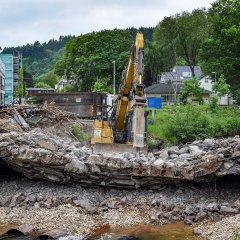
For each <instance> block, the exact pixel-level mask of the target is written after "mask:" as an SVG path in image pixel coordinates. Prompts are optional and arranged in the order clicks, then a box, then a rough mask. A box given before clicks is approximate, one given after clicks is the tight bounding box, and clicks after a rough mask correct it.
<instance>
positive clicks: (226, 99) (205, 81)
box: [199, 75, 233, 105]
mask: <svg viewBox="0 0 240 240" xmlns="http://www.w3.org/2000/svg"><path fill="white" fill-rule="evenodd" d="M199 81H200V86H201V87H202V88H203V89H204V90H207V91H210V92H211V93H212V86H213V83H214V81H213V80H212V79H211V77H210V76H209V75H206V76H203V77H201V78H200V79H199ZM219 104H220V105H229V104H233V97H232V95H231V94H227V95H225V96H222V97H221V98H219Z"/></svg>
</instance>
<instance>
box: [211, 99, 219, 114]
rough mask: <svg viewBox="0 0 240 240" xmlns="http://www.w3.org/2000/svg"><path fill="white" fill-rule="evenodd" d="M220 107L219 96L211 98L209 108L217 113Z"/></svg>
mask: <svg viewBox="0 0 240 240" xmlns="http://www.w3.org/2000/svg"><path fill="white" fill-rule="evenodd" d="M217 107H218V96H217V95H212V96H211V98H210V103H209V108H210V110H211V111H212V112H216V110H217Z"/></svg>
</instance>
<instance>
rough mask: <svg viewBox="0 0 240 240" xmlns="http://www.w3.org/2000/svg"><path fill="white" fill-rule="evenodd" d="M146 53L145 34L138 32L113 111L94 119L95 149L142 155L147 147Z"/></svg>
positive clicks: (93, 138)
mask: <svg viewBox="0 0 240 240" xmlns="http://www.w3.org/2000/svg"><path fill="white" fill-rule="evenodd" d="M143 55H144V39H143V34H142V33H141V32H138V33H137V35H136V41H135V44H134V45H133V46H132V47H131V50H130V58H129V63H128V66H127V68H126V69H125V71H124V72H123V80H122V85H121V87H120V90H119V93H118V96H117V97H116V98H115V100H114V102H113V108H112V112H111V115H110V116H109V117H108V116H106V115H104V114H102V115H101V116H99V118H97V119H96V120H95V121H94V126H93V136H92V138H91V144H92V145H93V148H94V151H95V152H136V153H138V155H139V152H140V151H144V152H145V151H146V147H145V140H146V115H147V114H146V95H145V92H144V85H143Z"/></svg>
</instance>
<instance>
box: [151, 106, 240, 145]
mask: <svg viewBox="0 0 240 240" xmlns="http://www.w3.org/2000/svg"><path fill="white" fill-rule="evenodd" d="M239 132H240V109H239V108H238V107H237V106H219V107H218V108H216V109H215V111H212V110H211V109H210V108H209V106H208V105H191V104H188V105H184V106H172V107H164V108H163V109H162V110H158V111H157V112H156V114H155V118H154V121H153V124H152V125H148V134H149V135H150V136H151V137H157V138H161V139H162V140H164V141H165V142H167V143H170V144H181V143H187V142H192V141H194V140H199V139H204V138H208V137H226V136H232V135H235V134H238V133H239Z"/></svg>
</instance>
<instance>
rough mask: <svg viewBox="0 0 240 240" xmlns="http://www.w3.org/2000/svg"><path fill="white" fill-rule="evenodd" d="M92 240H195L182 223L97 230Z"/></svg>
mask: <svg viewBox="0 0 240 240" xmlns="http://www.w3.org/2000/svg"><path fill="white" fill-rule="evenodd" d="M93 239H94V240H196V239H199V238H197V237H196V236H195V235H194V233H193V229H192V227H190V226H186V225H185V224H183V223H173V224H166V225H162V226H159V225H138V226H134V227H126V228H116V229H108V230H107V231H106V227H105V228H104V230H103V232H102V233H101V229H98V231H97V235H95V236H94V238H93Z"/></svg>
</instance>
